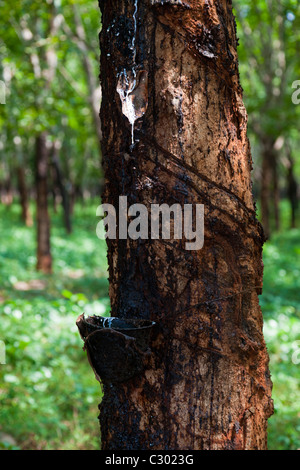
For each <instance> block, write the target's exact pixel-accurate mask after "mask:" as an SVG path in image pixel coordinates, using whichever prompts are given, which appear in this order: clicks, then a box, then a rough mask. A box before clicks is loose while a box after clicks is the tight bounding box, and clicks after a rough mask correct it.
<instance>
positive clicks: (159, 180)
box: [81, 0, 272, 450]
mask: <svg viewBox="0 0 300 470" xmlns="http://www.w3.org/2000/svg"><path fill="white" fill-rule="evenodd" d="M100 7H101V10H102V21H103V29H102V34H101V76H102V92H103V100H102V108H101V122H102V131H103V146H102V147H103V162H104V170H105V190H104V194H103V201H104V202H108V203H111V204H113V205H114V206H115V207H118V198H119V196H120V195H126V196H128V205H130V204H133V203H137V202H139V203H143V204H145V205H146V206H147V207H148V208H149V209H150V204H151V203H159V204H162V203H166V204H168V205H170V206H171V205H172V204H174V203H181V204H182V205H183V204H188V203H189V204H204V205H205V244H204V248H203V249H202V250H199V251H197V252H189V251H186V250H185V249H184V241H178V240H170V241H164V240H146V241H143V240H138V241H133V240H116V241H114V240H109V241H108V261H109V280H110V298H111V304H112V316H115V317H121V318H123V319H129V318H136V319H145V320H152V321H155V322H156V323H157V329H158V331H157V334H156V336H155V337H154V339H152V342H151V344H150V347H151V351H152V354H151V356H147V358H145V367H146V368H145V370H144V371H142V372H140V373H139V374H138V375H136V376H135V377H134V378H131V379H128V380H126V381H123V382H121V383H115V382H114V381H110V380H104V398H103V401H102V404H101V413H100V421H101V430H102V447H103V449H114V450H116V449H123V450H126V449H158V450H161V449H166V450H169V449H171V450H183V449H187V450H193V449H198V450H206V449H234V450H238V449H265V448H266V447H267V419H268V417H269V416H270V415H271V413H272V401H271V382H270V378H269V371H268V354H267V351H266V347H265V342H264V338H263V333H262V326H263V320H262V314H261V309H260V307H259V301H258V295H259V294H260V293H261V290H262V275H263V266H262V245H263V241H264V235H263V231H262V227H261V226H260V224H259V223H258V221H257V219H256V214H255V208H254V203H253V196H252V188H251V169H252V160H251V153H250V147H249V142H248V139H247V135H246V132H247V114H246V111H245V108H244V105H243V101H242V89H241V87H240V84H239V74H238V60H237V51H236V50H237V42H236V32H235V22H234V17H233V14H232V5H231V1H229V0H226V1H225V0H216V1H210V0H189V1H185V0H182V1H181V0H164V1H157V0H151V1H148V0H147V1H146V0H139V1H137V2H136V3H134V2H133V1H129V0H100ZM135 32H136V38H135V41H133V40H132V37H133V34H134V33H135ZM134 47H136V50H134ZM124 70H126V71H127V76H128V77H129V80H131V79H132V71H133V70H135V71H136V76H137V77H143V81H142V84H140V83H139V82H138V83H137V86H136V89H135V90H134V92H133V93H132V95H133V96H132V97H131V98H130V99H132V100H133V102H134V105H135V109H136V112H137V115H138V116H139V117H140V119H138V120H137V121H136V123H135V126H134V134H133V139H134V145H132V126H131V125H130V123H129V119H127V118H128V116H127V114H128V115H129V114H130V113H129V111H128V106H127V108H126V106H124V102H123V103H122V102H121V99H120V96H121V97H122V87H124V86H126V83H125V81H124ZM138 72H139V73H140V75H138ZM146 77H147V80H146V81H145V78H146ZM126 113H127V114H126ZM81 320H82V319H81ZM98 336H99V338H98V337H97V336H96V335H93V337H91V341H92V338H93V348H94V352H95V354H96V355H97V341H99V348H100V349H99V350H101V348H102V349H103V347H102V346H101V344H100V342H101V341H102V340H103V341H104V339H103V338H104V337H105V338H106V340H107V336H109V334H108V333H106V334H105V335H102V336H101V335H98ZM100 336H101V338H102V339H101V338H100ZM97 338H98V339H97ZM114 338H115V341H116V342H117V341H119V338H120V336H119V334H115V336H114ZM111 348H112V354H111V361H110V362H109V366H110V368H111V370H110V374H112V373H113V372H114V370H115V371H117V370H118V368H119V364H117V363H116V360H114V357H115V356H114V347H113V341H112V344H111ZM130 348H131V349H130ZM130 348H129V349H130V350H132V347H131V346H130ZM132 351H133V350H132ZM134 351H135V350H134ZM126 354H127V353H126V352H125V349H124V358H123V361H124V368H125V367H126V366H125V364H126V360H127V358H126ZM132 354H133V356H132V357H135V356H134V354H135V353H134V352H132ZM90 359H91V358H90ZM103 360H104V359H103ZM114 362H115V363H114ZM116 374H117V372H116ZM111 382H112V383H111Z"/></svg>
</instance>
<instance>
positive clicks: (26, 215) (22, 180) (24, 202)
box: [17, 166, 33, 227]
mask: <svg viewBox="0 0 300 470" xmlns="http://www.w3.org/2000/svg"><path fill="white" fill-rule="evenodd" d="M17 178H18V189H19V195H20V205H21V210H22V220H23V221H24V222H25V225H26V226H27V227H32V225H33V220H32V217H31V213H30V209H29V203H28V191H27V185H26V177H25V169H24V168H23V167H21V166H19V167H18V168H17Z"/></svg>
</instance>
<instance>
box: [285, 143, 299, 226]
mask: <svg viewBox="0 0 300 470" xmlns="http://www.w3.org/2000/svg"><path fill="white" fill-rule="evenodd" d="M287 188H288V190H287V193H288V199H289V202H290V206H291V228H296V226H297V209H298V204H299V201H298V183H297V180H296V177H295V161H294V159H293V157H292V155H291V152H290V151H289V153H288V168H287Z"/></svg>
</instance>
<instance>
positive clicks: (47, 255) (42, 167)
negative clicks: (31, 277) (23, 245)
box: [35, 133, 52, 273]
mask: <svg viewBox="0 0 300 470" xmlns="http://www.w3.org/2000/svg"><path fill="white" fill-rule="evenodd" d="M35 156H36V203H37V270H38V271H42V272H44V273H51V271H52V257H51V250H50V218H49V213H48V184H47V177H48V149H47V147H46V134H45V133H43V134H40V135H39V136H38V137H37V139H36V155H35Z"/></svg>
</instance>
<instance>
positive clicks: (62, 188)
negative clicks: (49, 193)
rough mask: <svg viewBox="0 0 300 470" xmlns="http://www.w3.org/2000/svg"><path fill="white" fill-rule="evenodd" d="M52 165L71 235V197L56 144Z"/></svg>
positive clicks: (66, 223)
mask: <svg viewBox="0 0 300 470" xmlns="http://www.w3.org/2000/svg"><path fill="white" fill-rule="evenodd" d="M51 163H52V166H53V169H54V175H55V183H56V184H57V186H58V188H59V192H60V195H61V199H62V206H63V212H64V224H65V228H66V231H67V233H71V232H72V223H71V207H70V197H69V194H68V190H67V188H66V183H65V181H64V177H63V174H62V171H61V166H60V161H59V156H58V150H57V148H56V146H55V143H54V144H53V146H52V154H51ZM54 197H55V196H54Z"/></svg>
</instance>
